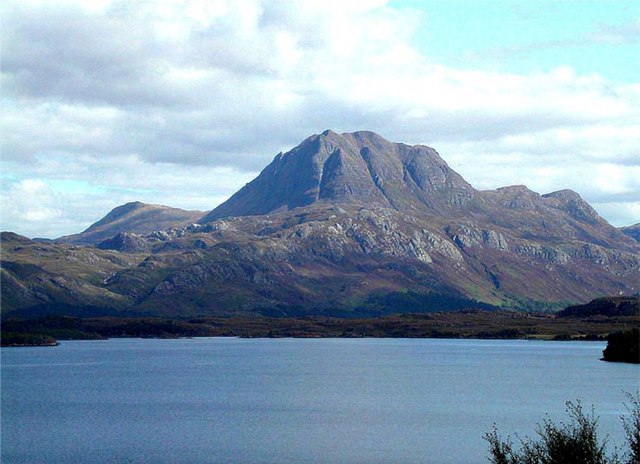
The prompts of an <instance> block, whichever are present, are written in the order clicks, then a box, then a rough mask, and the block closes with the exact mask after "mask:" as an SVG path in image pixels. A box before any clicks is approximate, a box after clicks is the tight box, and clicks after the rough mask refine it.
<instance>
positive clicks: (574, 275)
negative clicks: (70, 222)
mask: <svg viewBox="0 0 640 464" xmlns="http://www.w3.org/2000/svg"><path fill="white" fill-rule="evenodd" d="M125 206H126V207H127V208H125ZM125 206H123V207H122V208H125V210H126V209H128V208H131V206H127V205H125ZM117 210H118V209H116V210H114V211H113V212H112V213H110V214H109V215H108V216H107V217H105V218H104V219H103V220H101V221H99V222H98V223H96V224H94V226H92V228H94V227H95V228H94V231H96V230H100V228H101V227H104V228H105V229H108V230H109V231H110V232H109V233H111V235H110V236H109V234H108V233H107V234H106V235H100V236H98V235H94V236H93V238H91V239H90V238H89V235H84V238H83V239H86V240H87V241H89V242H91V244H92V246H87V247H77V246H72V245H69V244H67V243H64V242H65V241H66V242H68V241H69V240H68V239H67V238H65V239H64V240H61V241H60V242H59V243H57V244H56V243H53V244H46V249H42V247H45V246H44V245H43V244H39V243H36V242H32V241H29V240H28V239H24V238H16V236H3V249H2V260H3V265H2V271H3V273H2V279H3V280H2V284H3V296H2V298H3V312H5V311H7V310H9V311H15V312H16V314H17V313H19V312H20V311H29V310H31V311H34V310H36V309H37V310H46V308H48V307H53V306H55V304H57V303H58V302H61V301H62V302H64V304H65V305H66V306H65V307H66V308H69V307H74V308H79V307H83V306H91V307H92V308H94V309H95V308H96V307H99V308H107V309H109V310H111V311H116V312H123V311H124V312H126V313H128V314H129V313H137V314H159V315H172V316H174V315H196V314H216V315H229V314H238V313H259V314H267V315H285V314H288V315H291V314H332V315H349V314H367V315H373V314H382V313H388V312H394V310H395V311H397V310H398V308H401V311H404V312H411V311H415V312H421V311H430V310H441V309H454V308H455V309H459V308H461V307H478V306H482V305H484V306H483V307H487V305H500V306H509V307H524V308H531V307H533V306H536V307H539V306H543V305H550V306H553V305H557V306H563V305H566V303H569V302H575V303H582V302H586V301H589V300H591V299H593V298H595V297H598V296H602V295H630V294H634V293H636V292H638V291H639V288H638V287H640V245H639V244H638V242H636V241H635V240H633V239H632V238H631V237H629V236H627V235H625V234H624V233H623V232H622V231H620V230H618V229H616V228H615V227H612V226H611V225H609V224H608V223H607V222H606V221H605V220H604V219H602V218H601V217H599V216H598V214H597V213H596V212H595V211H594V210H593V208H591V207H590V206H589V205H588V204H587V203H586V202H585V201H584V200H582V199H581V198H580V196H579V195H578V194H577V193H575V192H572V191H570V190H561V191H558V192H553V193H549V194H546V195H539V194H538V193H536V192H533V191H531V190H529V189H528V188H526V187H524V186H511V187H504V188H500V189H497V190H491V191H479V190H476V189H474V188H473V187H472V186H471V185H469V184H468V183H467V182H466V181H465V180H464V179H463V178H462V177H461V176H460V175H459V174H457V173H456V172H454V171H453V170H451V168H449V167H448V166H447V164H446V163H445V162H444V161H443V160H442V158H440V156H439V155H438V153H436V151H435V150H433V149H432V148H429V147H426V146H408V145H404V144H398V143H392V142H389V141H387V140H385V139H383V138H382V137H380V136H378V135H376V134H373V133H371V132H356V133H352V134H341V135H339V134H336V133H334V132H331V131H326V132H324V133H322V134H319V135H314V136H312V137H309V138H308V139H306V140H305V141H303V142H302V143H301V144H300V145H299V146H298V147H296V148H294V149H293V150H291V151H289V152H288V153H285V154H279V155H277V156H276V157H275V159H274V160H273V162H272V163H271V164H270V165H269V166H267V167H266V168H265V169H264V171H263V172H262V173H261V174H260V175H259V176H258V177H257V178H256V179H255V180H254V181H252V182H251V183H249V184H247V185H246V186H245V187H244V188H242V189H241V190H240V191H238V192H237V193H236V194H235V195H233V196H232V197H231V198H230V199H229V200H228V201H226V202H225V203H223V204H221V205H220V206H218V207H217V208H215V209H214V210H212V211H211V212H209V213H208V214H205V215H202V214H201V215H200V216H199V217H198V218H197V221H194V220H193V216H191V215H189V216H188V218H187V217H184V220H185V223H183V225H182V226H180V225H178V224H177V223H176V222H171V225H170V226H169V228H167V227H163V225H166V224H167V222H164V223H161V224H159V223H153V221H150V222H146V221H144V220H141V221H139V222H136V221H121V222H118V218H120V217H131V216H130V215H131V212H124V214H123V211H122V210H120V211H117ZM133 211H134V213H135V211H136V209H134V210H133ZM134 217H136V215H135V214H134ZM137 217H140V216H137ZM163 217H165V218H166V216H163ZM114 218H115V219H114ZM192 222H194V223H193V224H192ZM187 223H188V224H187ZM132 224H137V225H136V227H137V228H133V227H132ZM143 224H144V225H145V227H147V226H148V228H147V229H144V228H143ZM92 228H89V229H88V230H87V231H85V232H84V233H83V234H87V232H91V229H92ZM150 229H152V230H150ZM80 235H82V234H80ZM71 256H74V257H75V258H74V260H72V261H73V263H74V264H73V265H70V264H69V260H71ZM87 260H92V261H93V264H91V265H88V264H87ZM61 277H63V278H64V279H65V282H64V285H65V286H66V287H64V288H63V287H60V286H59V285H58V286H57V285H56V283H55V282H57V281H58V280H59V279H60V278H61ZM56 279H57V280H56ZM5 285H7V286H8V288H10V291H9V295H10V297H7V298H9V299H10V300H11V301H10V304H9V305H5V291H4V288H5ZM54 287H55V292H53V289H54ZM478 302H482V304H480V303H478ZM34 308H36V309H34ZM43 308H44V309H43ZM67 310H68V309H67Z"/></svg>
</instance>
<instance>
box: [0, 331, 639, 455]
mask: <svg viewBox="0 0 640 464" xmlns="http://www.w3.org/2000/svg"><path fill="white" fill-rule="evenodd" d="M604 347H605V344H604V343H600V342H542V341H540V342H538V341H522V340H520V341H505V340H441V339H238V338H198V339H180V340H153V339H146V340H143V339H113V340H107V341H68V342H62V344H61V345H60V346H58V347H53V348H42V347H39V348H3V349H2V350H1V353H2V367H1V369H2V378H1V379H2V462H3V463H4V464H11V463H21V464H22V463H45V462H47V463H67V464H71V463H154V464H155V463H157V464H163V463H188V464H198V463H400V462H402V463H456V464H460V463H479V462H487V459H486V456H487V446H486V442H484V440H483V439H482V435H483V434H484V433H485V432H487V431H489V430H491V427H492V424H493V423H495V424H496V425H497V427H498V429H499V431H500V432H502V433H503V434H507V433H508V434H512V433H513V432H518V433H519V434H521V435H522V436H524V435H527V434H528V435H532V434H533V433H534V432H533V431H534V427H535V424H536V423H537V422H540V421H542V419H543V418H544V414H545V413H549V416H550V417H551V418H552V419H553V420H557V421H559V420H564V419H565V418H566V415H565V413H564V407H565V401H567V400H575V399H580V400H581V401H582V402H583V404H584V405H585V406H586V408H585V409H587V410H589V409H590V408H591V406H592V405H593V407H594V410H595V413H596V415H598V416H599V417H600V422H599V424H600V430H601V432H602V433H603V434H605V433H606V434H609V435H610V442H611V444H614V443H619V444H623V443H624V434H623V429H622V423H621V420H620V418H619V417H620V415H621V414H623V413H624V412H625V409H624V406H623V403H624V402H625V396H624V393H623V392H624V391H628V392H635V391H636V390H637V389H638V385H639V382H640V367H639V366H637V365H630V364H618V363H616V364H613V363H606V362H602V361H600V360H599V358H600V357H601V355H602V350H603V349H604Z"/></svg>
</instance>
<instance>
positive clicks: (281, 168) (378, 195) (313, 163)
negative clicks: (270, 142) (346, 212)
mask: <svg viewBox="0 0 640 464" xmlns="http://www.w3.org/2000/svg"><path fill="white" fill-rule="evenodd" d="M475 193H476V191H475V190H474V189H473V187H471V185H469V184H468V183H467V182H466V181H465V180H464V179H463V178H462V177H461V176H460V175H459V174H458V173H456V172H455V171H453V170H452V169H450V168H449V166H447V164H446V163H445V162H444V161H443V160H442V158H440V156H439V155H438V153H437V152H436V151H435V150H434V149H433V148H430V147H426V146H421V145H416V146H408V145H404V144H401V143H391V142H389V141H387V140H385V139H383V138H382V137H380V136H379V135H377V134H374V133H373V132H355V133H353V134H342V135H338V134H336V133H335V132H332V131H325V132H323V133H322V134H320V135H314V136H311V137H309V138H308V139H306V140H304V141H303V142H302V143H301V144H300V145H299V146H298V147H296V148H294V149H293V150H291V151H290V152H288V153H286V154H282V153H280V154H278V155H277V156H276V157H275V159H274V160H273V162H272V163H271V164H270V165H269V166H267V167H266V169H265V170H264V171H262V173H261V174H260V175H259V176H258V177H257V178H256V179H255V180H253V181H252V182H250V183H249V184H247V185H246V186H245V187H244V188H242V189H241V190H240V191H239V192H238V193H236V194H235V195H233V196H232V197H231V198H230V199H229V200H227V201H226V202H224V203H222V204H221V205H220V206H218V207H217V208H215V209H214V210H213V211H211V212H210V213H209V214H207V215H206V216H204V217H203V218H202V219H201V220H200V222H202V223H206V222H211V221H214V220H216V219H220V218H224V217H230V216H249V215H263V214H269V213H273V212H278V211H285V210H291V209H293V208H297V207H305V206H309V205H312V204H362V205H367V206H371V207H373V206H378V207H384V208H392V209H395V210H398V211H403V210H406V211H419V212H424V213H432V214H439V215H442V214H449V213H451V212H453V211H461V206H463V205H464V204H466V203H467V202H468V201H469V200H470V199H472V198H473V197H474V195H475Z"/></svg>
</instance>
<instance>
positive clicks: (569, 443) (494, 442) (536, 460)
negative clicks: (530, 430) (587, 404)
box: [484, 401, 620, 464]
mask: <svg viewBox="0 0 640 464" xmlns="http://www.w3.org/2000/svg"><path fill="white" fill-rule="evenodd" d="M567 414H568V415H569V418H570V419H571V421H570V422H569V423H567V424H565V423H561V424H560V425H559V426H558V425H556V424H554V423H553V422H552V421H551V420H550V419H549V418H546V419H545V420H544V421H543V423H542V424H538V428H537V431H536V433H537V435H538V440H537V441H535V440H532V439H530V438H526V439H525V440H522V446H521V449H520V451H515V450H514V449H513V445H512V443H511V441H510V440H509V439H507V440H506V441H502V440H501V439H500V437H499V436H498V432H497V430H496V429H495V428H494V429H493V431H492V432H490V433H487V434H486V435H485V436H484V439H485V440H486V441H487V442H489V450H490V453H491V456H490V458H489V461H490V462H492V463H493V464H613V463H619V462H620V461H619V459H618V458H617V456H615V455H613V456H607V453H606V443H605V441H602V440H600V438H599V437H598V433H597V424H598V420H597V418H596V417H595V416H594V414H593V412H592V413H591V414H589V415H587V414H585V413H584V411H583V410H582V405H581V404H580V402H579V401H578V402H576V403H572V402H568V403H567Z"/></svg>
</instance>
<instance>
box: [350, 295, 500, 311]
mask: <svg viewBox="0 0 640 464" xmlns="http://www.w3.org/2000/svg"><path fill="white" fill-rule="evenodd" d="M464 309H482V310H487V311H490V310H495V309H497V308H496V307H495V306H493V305H490V304H487V303H482V302H480V301H476V300H471V299H469V298H465V297H463V296H457V295H454V294H447V293H436V292H430V293H418V292H413V291H408V292H391V293H387V294H385V295H375V296H371V297H369V298H368V299H367V301H366V303H365V304H364V305H362V306H360V307H358V308H356V309H355V311H354V312H355V313H357V314H361V315H364V316H370V315H380V314H394V313H395V314H401V313H434V312H438V311H460V310H464Z"/></svg>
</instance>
